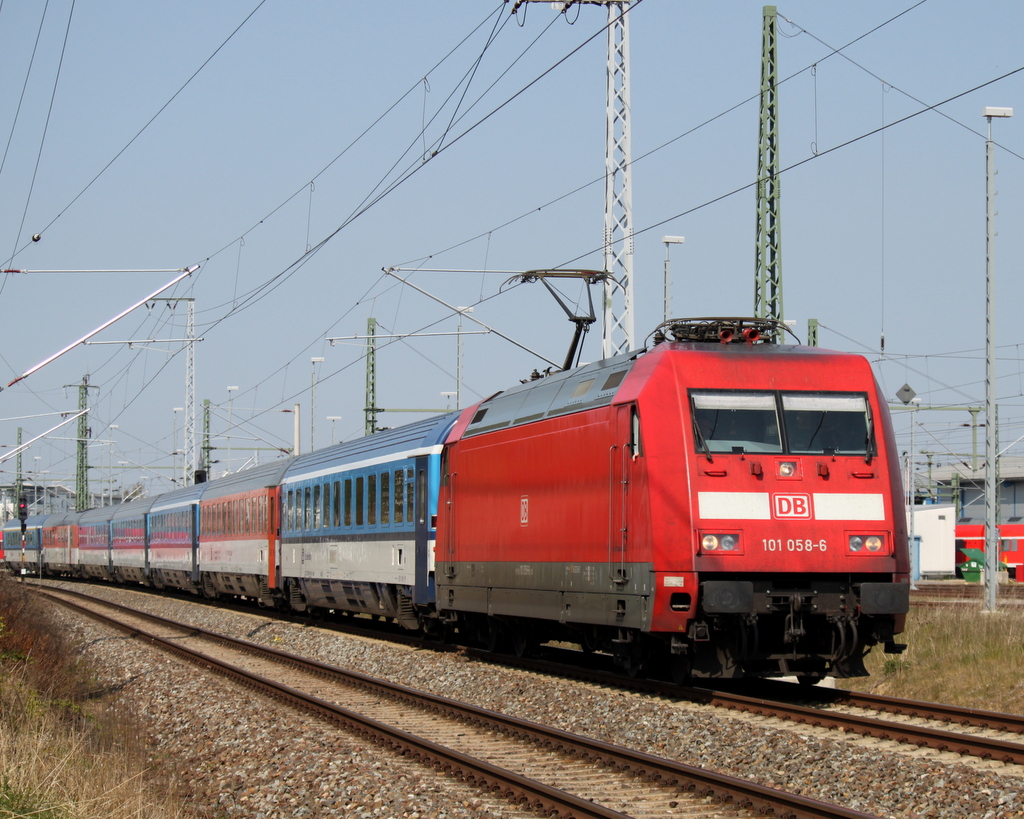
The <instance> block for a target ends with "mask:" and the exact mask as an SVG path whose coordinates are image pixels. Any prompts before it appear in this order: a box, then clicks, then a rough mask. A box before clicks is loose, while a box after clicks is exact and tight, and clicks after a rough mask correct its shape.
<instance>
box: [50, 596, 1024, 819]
mask: <svg viewBox="0 0 1024 819" xmlns="http://www.w3.org/2000/svg"><path fill="white" fill-rule="evenodd" d="M78 588H81V587H78ZM88 591H89V592H90V593H92V594H95V595H97V596H102V597H105V598H107V599H113V600H116V601H117V602H121V603H124V604H126V605H129V606H132V607H133V608H138V609H141V610H145V611H151V612H153V613H155V614H160V615H163V616H166V617H169V618H172V619H177V620H181V621H184V622H189V623H191V624H194V625H196V626H199V627H202V628H208V629H210V630H214V631H220V632H222V633H225V634H229V635H230V636H233V637H240V638H243V639H248V640H251V641H252V642H255V643H261V644H265V645H270V646H273V647H274V648H278V649H282V650H285V651H289V652H292V653H295V654H300V655H303V656H307V657H311V658H314V659H317V660H320V661H321V662H326V663H330V664H332V665H337V666H340V667H343V668H346V669H349V670H353V671H358V672H361V673H364V674H368V675H371V676H375V677H380V678H383V679H387V680H391V681H393V682H397V683H400V684H402V685H407V686H410V687H412V688H417V689H421V690H424V691H429V692H431V693H435V694H440V695H443V696H446V697H451V698H454V699H460V700H464V701H466V702H470V703H473V704H475V705H478V706H481V707H483V708H488V709H493V710H496V711H501V712H503V713H507V714H511V715H513V716H517V717H520V718H523V719H529V720H533V721H536V722H541V723H546V724H550V725H553V726H556V727H558V728H561V729H562V730H566V731H572V732H575V733H579V734H585V735H587V736H591V737H595V738H597V739H601V740H604V741H606V742H611V743H616V744H621V745H627V746H630V747H633V748H636V749H638V750H642V751H645V752H647V753H650V754H655V755H658V756H663V757H668V758H671V759H675V760H677V761H679V762H682V763H685V764H688V765H694V766H699V767H703V768H708V769H710V770H715V771H719V772H722V773H727V774H731V775H734V776H741V777H743V778H747V779H753V780H754V781H757V782H759V783H761V784H764V785H769V786H772V787H776V788H780V789H783V790H786V791H790V792H792V793H798V794H801V795H803V796H808V797H811V798H815V799H821V800H824V801H829V802H835V803H837V804H841V805H844V806H846V807H849V808H853V809H856V810H859V811H863V812H866V813H870V814H876V815H878V816H892V817H906V818H907V819H917V818H918V817H950V818H951V819H953V818H954V817H955V818H956V819H961V818H962V817H981V818H982V819H1010V818H1011V817H1018V818H1019V817H1024V778H1022V777H1021V775H1020V769H1019V768H1018V767H1015V766H1003V765H1002V764H1000V763H983V762H971V763H970V764H967V763H965V762H963V761H960V760H959V758H950V757H952V756H953V755H948V754H947V755H935V754H932V753H930V752H929V753H925V754H921V753H916V754H915V753H908V752H906V751H897V750H894V748H895V744H894V743H885V742H880V741H877V740H871V741H862V740H855V741H847V740H845V739H843V738H841V737H836V738H832V737H831V736H829V735H828V734H825V733H823V732H820V731H813V730H808V729H803V728H799V727H789V728H785V727H783V728H780V727H776V726H774V725H769V724H760V723H761V722H765V723H767V721H759V720H758V719H756V718H754V719H749V718H740V717H738V716H735V715H733V714H726V713H724V712H722V711H720V710H716V709H714V708H711V707H708V706H700V705H693V704H690V703H674V702H667V701H665V700H659V699H652V698H650V697H648V696H644V695H639V694H634V693H631V692H626V691H621V690H613V689H608V688H603V687H598V686H594V685H590V684H585V683H576V682H572V681H569V680H563V679H552V678H548V677H542V676H539V675H536V674H533V673H530V672H525V671H518V670H514V669H507V668H500V667H497V666H492V665H489V664H486V663H479V662H474V661H472V660H469V659H467V658H466V657H464V656H463V655H461V654H457V653H444V652H432V651H428V650H422V649H415V648H407V647H402V646H396V645H393V644H387V643H381V642H376V641H371V640H365V639H361V638H358V637H350V636H345V635H339V634H336V633H332V632H329V631H325V630H321V629H317V628H311V627H306V626H303V625H300V624H296V623H288V622H281V621H267V620H265V619H264V618H261V617H258V616H256V615H246V614H237V613H234V612H226V611H224V610H218V609H213V608H209V607H206V606H199V605H195V604H194V603H193V602H191V601H189V600H187V599H175V598H166V597H155V596H150V595H141V594H136V593H130V592H126V591H124V590H118V589H113V588H109V587H103V586H90V587H89V589H88ZM63 616H64V617H66V618H67V622H68V623H69V624H74V625H73V628H74V629H75V630H76V631H77V632H78V633H79V634H80V636H81V638H82V641H83V645H84V646H85V651H86V653H87V656H88V658H89V659H90V660H91V661H92V662H93V664H94V665H95V666H96V667H97V669H98V670H100V672H101V673H102V675H103V676H104V682H105V684H106V685H108V686H109V687H111V688H116V689H118V690H119V693H118V696H117V700H116V705H115V706H113V707H116V708H120V709H126V710H128V711H130V712H131V713H132V714H134V715H135V718H136V719H138V720H139V721H140V722H141V723H142V724H143V725H145V726H146V727H147V729H148V733H149V738H150V740H151V752H152V755H153V759H154V761H155V762H158V763H159V764H160V765H161V766H162V768H163V770H165V771H166V772H168V773H169V774H170V775H172V776H174V777H175V778H176V779H177V780H178V782H179V787H180V788H181V789H182V790H184V791H186V792H187V793H188V794H189V801H190V804H191V805H192V806H193V807H194V808H195V809H196V813H197V815H208V816H211V817H212V816H224V817H236V816H245V817H254V819H285V818H286V817H289V818H290V817H420V818H422V819H427V817H452V818H453V819H454V818H455V817H480V816H495V817H503V816H522V815H523V813H522V811H521V810H520V809H518V808H517V807H516V806H515V805H511V804H509V803H508V802H506V801H504V800H502V799H501V798H500V797H497V796H495V795H490V794H484V793H481V792H480V791H478V790H476V789H474V788H472V787H470V786H468V785H466V784H464V783H462V782H460V781H458V780H456V779H452V778H450V777H447V776H445V775H443V774H441V773H439V772H436V771H434V770H432V769H429V768H427V767H425V766H423V765H420V764H418V763H415V762H413V761H411V760H407V759H404V758H402V757H399V756H398V755H396V754H394V753H392V752H390V751H388V750H386V749H384V748H382V747H380V746H378V745H376V744H375V743H373V742H370V741H365V740H362V739H361V738H358V737H355V736H353V735H349V734H345V733H343V732H339V731H337V730H336V729H334V728H333V727H329V726H325V725H323V724H321V723H319V722H318V721H316V720H315V719H313V718H311V717H305V716H301V715H297V714H294V713H293V712H290V711H287V710H286V709H285V708H284V707H283V706H282V705H280V704H278V703H275V702H273V701H272V700H270V699H269V698H264V697H261V696H258V695H254V694H252V693H251V692H248V691H246V690H243V689H242V688H240V687H237V686H234V685H232V684H230V683H228V682H226V681H224V680H222V679H220V678H217V677H212V676H210V675H208V674H206V673H204V672H202V671H200V670H199V669H197V668H194V667H192V666H189V665H187V664H183V663H181V662H179V661H177V660H173V659H171V658H169V657H165V656H163V655H160V654H158V653H157V652H155V651H153V650H151V649H148V648H146V647H145V646H143V645H140V644H139V643H137V642H136V641H133V640H131V639H128V638H125V637H122V636H120V635H118V636H111V634H112V633H111V632H109V631H108V630H106V629H101V628H100V627H98V626H96V625H94V624H92V623H91V622H90V621H85V620H83V619H82V618H80V617H78V616H77V615H71V614H66V615H63ZM833 736H834V735H833Z"/></svg>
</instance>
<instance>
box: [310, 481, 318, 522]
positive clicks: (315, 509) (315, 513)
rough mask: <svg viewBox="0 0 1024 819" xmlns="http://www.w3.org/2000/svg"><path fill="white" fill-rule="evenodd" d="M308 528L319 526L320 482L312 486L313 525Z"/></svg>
mask: <svg viewBox="0 0 1024 819" xmlns="http://www.w3.org/2000/svg"><path fill="white" fill-rule="evenodd" d="M310 528H311V529H319V528H320V484H317V485H316V486H314V487H313V525H312V526H311V527H310Z"/></svg>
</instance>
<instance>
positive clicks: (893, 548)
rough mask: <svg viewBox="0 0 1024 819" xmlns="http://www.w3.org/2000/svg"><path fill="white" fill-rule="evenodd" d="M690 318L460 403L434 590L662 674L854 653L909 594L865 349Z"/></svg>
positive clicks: (893, 474) (444, 489) (894, 467)
mask: <svg viewBox="0 0 1024 819" xmlns="http://www.w3.org/2000/svg"><path fill="white" fill-rule="evenodd" d="M777 329H778V328H777V326H776V325H775V323H773V322H768V321H759V320H754V319H715V320H710V319H693V320H676V321H674V322H668V323H666V325H663V326H662V327H661V328H659V332H658V334H657V335H656V337H655V340H656V341H657V342H658V343H656V344H655V345H654V346H653V347H652V348H651V349H650V350H649V351H648V352H640V353H635V354H630V355H626V356H620V357H616V358H612V359H608V360H605V361H600V362H597V363H594V364H590V365H588V366H585V367H581V368H579V369H575V370H571V371H567V372H562V373H558V374H556V375H552V376H549V377H547V378H544V379H541V380H538V381H534V382H531V383H528V384H525V385H523V386H521V387H518V388H516V389H512V390H509V391H507V392H503V393H499V394H498V395H497V396H494V397H492V398H489V399H487V400H485V401H483V402H481V403H480V404H478V405H477V406H475V407H472V408H470V409H468V410H467V411H466V412H465V413H464V414H463V415H462V416H461V417H460V419H459V421H458V422H457V423H456V425H455V426H454V428H453V429H452V432H451V434H450V435H449V437H448V441H447V445H446V447H445V449H444V453H443V455H442V464H441V486H440V496H439V502H438V526H437V546H436V561H437V566H436V585H437V608H438V611H439V614H440V616H441V617H442V618H444V619H446V620H448V621H449V622H453V623H457V624H458V627H459V630H460V631H463V630H465V631H468V632H471V633H475V634H476V635H477V636H478V637H479V638H480V639H482V640H484V641H485V642H486V643H488V644H490V645H492V646H497V645H498V644H500V643H502V642H506V643H507V644H509V645H510V647H512V648H514V650H516V651H517V652H523V651H526V650H528V649H529V647H530V645H531V644H536V643H541V642H545V641H548V640H552V639H568V640H573V641H576V642H579V643H580V644H582V645H583V646H584V647H585V648H587V649H592V650H602V651H607V652H610V653H612V654H613V655H614V656H615V658H616V660H617V661H618V663H619V664H620V665H622V666H623V667H625V668H626V669H628V670H629V671H631V672H633V673H635V672H637V671H639V670H640V669H641V668H643V667H652V666H655V665H661V664H671V667H672V672H673V675H674V676H675V677H676V678H686V677H689V676H691V675H692V676H696V677H736V676H742V675H752V676H772V675H787V674H793V675H797V676H798V677H800V678H801V679H803V680H809V681H812V680H816V679H819V678H821V677H823V676H824V675H826V674H831V675H833V676H838V677H847V676H862V675H864V674H866V673H867V672H866V670H865V669H864V666H863V662H862V658H863V656H864V654H865V653H866V652H867V650H868V649H869V648H870V647H871V646H873V645H876V644H879V643H882V644H884V645H885V650H886V651H888V652H894V651H900V650H902V646H899V645H897V644H896V643H895V641H894V638H895V636H896V635H897V634H899V633H900V632H901V631H902V629H903V625H904V619H905V615H906V612H907V611H908V608H909V583H908V578H909V568H910V567H909V557H908V551H907V531H906V521H905V514H904V508H903V505H902V502H901V500H900V499H901V497H902V490H901V483H900V474H899V462H898V457H897V454H896V451H895V443H894V439H893V433H892V428H891V425H890V422H889V416H888V412H887V408H886V403H885V401H884V399H883V397H882V396H881V394H880V392H879V389H878V386H877V384H876V383H875V380H874V377H873V374H872V372H871V368H870V365H869V364H868V362H867V361H866V360H865V359H864V358H863V357H861V356H858V355H852V354H845V353H838V352H830V351H826V350H820V349H817V348H808V347H799V346H789V345H782V344H776V343H774V342H773V340H772V339H771V338H770V335H771V334H774V333H775V332H776V331H777Z"/></svg>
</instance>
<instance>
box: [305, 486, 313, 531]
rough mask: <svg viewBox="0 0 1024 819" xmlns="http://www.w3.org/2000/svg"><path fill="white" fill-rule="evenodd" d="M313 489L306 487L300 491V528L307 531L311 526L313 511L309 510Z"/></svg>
mask: <svg viewBox="0 0 1024 819" xmlns="http://www.w3.org/2000/svg"><path fill="white" fill-rule="evenodd" d="M312 489H313V487H311V486H307V487H305V488H304V489H303V490H302V528H303V529H309V528H310V527H311V526H312V524H313V511H312V509H310V500H311V498H312V494H313V493H312Z"/></svg>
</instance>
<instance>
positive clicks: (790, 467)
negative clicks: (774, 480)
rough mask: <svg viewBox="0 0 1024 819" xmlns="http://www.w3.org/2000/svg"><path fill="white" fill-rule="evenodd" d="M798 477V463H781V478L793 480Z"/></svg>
mask: <svg viewBox="0 0 1024 819" xmlns="http://www.w3.org/2000/svg"><path fill="white" fill-rule="evenodd" d="M794 475H796V461H779V477H780V478H792V477H793V476H794Z"/></svg>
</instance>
